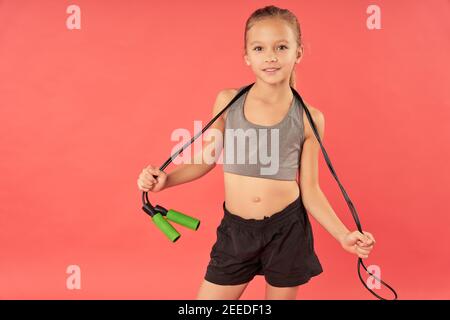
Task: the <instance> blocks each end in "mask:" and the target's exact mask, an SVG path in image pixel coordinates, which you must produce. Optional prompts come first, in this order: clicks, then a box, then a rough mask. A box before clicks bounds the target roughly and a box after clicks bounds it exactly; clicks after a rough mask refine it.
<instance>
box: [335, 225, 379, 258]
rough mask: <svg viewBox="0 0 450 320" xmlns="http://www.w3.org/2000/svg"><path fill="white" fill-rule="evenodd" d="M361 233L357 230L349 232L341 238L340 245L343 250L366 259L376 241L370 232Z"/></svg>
mask: <svg viewBox="0 0 450 320" xmlns="http://www.w3.org/2000/svg"><path fill="white" fill-rule="evenodd" d="M363 233H364V234H362V233H361V232H359V231H358V230H356V231H353V232H349V233H347V234H346V235H345V236H344V237H342V239H341V241H340V243H341V246H342V247H343V248H344V250H346V251H348V252H350V253H353V254H356V255H357V256H358V257H360V258H362V259H366V258H368V257H369V253H370V251H372V249H373V245H374V244H375V243H376V241H375V238H374V237H373V235H372V234H371V233H370V232H367V231H363Z"/></svg>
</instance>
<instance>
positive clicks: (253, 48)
mask: <svg viewBox="0 0 450 320" xmlns="http://www.w3.org/2000/svg"><path fill="white" fill-rule="evenodd" d="M281 47H284V48H286V49H289V48H288V47H286V46H285V45H284V44H282V45H281V46H278V48H281ZM258 48H261V47H260V46H257V47H255V48H253V50H254V51H261V50H256V49H258Z"/></svg>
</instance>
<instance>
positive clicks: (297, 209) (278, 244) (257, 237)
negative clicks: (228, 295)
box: [205, 196, 323, 287]
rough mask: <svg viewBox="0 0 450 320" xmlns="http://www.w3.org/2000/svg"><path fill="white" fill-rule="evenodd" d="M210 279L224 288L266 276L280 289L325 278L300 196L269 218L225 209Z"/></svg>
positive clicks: (207, 276)
mask: <svg viewBox="0 0 450 320" xmlns="http://www.w3.org/2000/svg"><path fill="white" fill-rule="evenodd" d="M223 209H224V216H223V218H222V221H221V222H220V225H219V226H218V227H217V241H216V242H215V244H214V245H213V247H212V249H211V253H210V257H211V259H210V261H209V264H208V267H207V270H206V274H205V279H206V280H208V281H210V282H212V283H215V284H220V285H237V284H242V283H246V282H248V281H250V280H252V279H253V277H254V276H255V275H264V277H265V279H266V281H267V282H268V283H269V284H270V285H272V286H274V287H292V286H297V285H300V284H304V283H306V282H308V281H309V279H310V278H311V277H314V276H317V275H319V274H320V273H322V271H323V270H322V266H321V264H320V262H319V259H318V257H317V256H316V253H315V252H314V239H313V232H312V229H311V224H310V221H309V218H308V214H307V212H306V209H305V207H304V205H303V202H302V200H301V197H300V196H299V197H298V198H297V199H296V200H295V201H293V202H292V203H290V204H289V205H288V206H287V207H286V208H284V209H283V210H281V211H279V212H276V213H274V214H273V215H271V216H270V217H264V219H245V218H242V217H241V216H238V215H236V214H233V213H231V212H229V211H228V210H227V208H226V207H225V202H223Z"/></svg>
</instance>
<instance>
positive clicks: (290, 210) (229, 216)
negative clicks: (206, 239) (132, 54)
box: [222, 195, 303, 227]
mask: <svg viewBox="0 0 450 320" xmlns="http://www.w3.org/2000/svg"><path fill="white" fill-rule="evenodd" d="M222 206H223V212H224V219H225V220H228V221H233V222H237V223H240V224H243V225H246V226H250V227H252V226H253V227H261V226H266V225H270V224H273V223H275V222H278V221H282V220H284V219H285V218H287V217H289V216H291V215H292V214H295V212H296V211H297V210H299V209H300V208H303V203H302V199H301V196H300V195H299V196H298V197H297V199H295V200H294V201H292V202H291V203H290V204H288V205H287V207H286V208H284V209H283V210H280V211H278V212H275V213H273V214H272V215H271V216H270V217H264V219H246V218H243V217H241V216H239V215H237V214H234V213H232V212H230V211H228V209H227V208H226V206H225V201H224V202H223V205H222Z"/></svg>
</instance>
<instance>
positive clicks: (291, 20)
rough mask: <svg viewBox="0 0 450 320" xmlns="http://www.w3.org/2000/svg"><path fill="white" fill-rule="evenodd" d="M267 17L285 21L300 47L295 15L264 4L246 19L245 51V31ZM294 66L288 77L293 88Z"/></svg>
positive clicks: (245, 38)
mask: <svg viewBox="0 0 450 320" xmlns="http://www.w3.org/2000/svg"><path fill="white" fill-rule="evenodd" d="M267 18H280V19H282V20H284V21H285V22H287V23H288V24H289V25H290V26H291V28H292V30H293V31H294V33H295V35H296V40H297V46H298V47H300V46H301V45H302V32H301V29H300V24H299V22H298V20H297V17H296V16H295V15H294V14H293V13H292V12H291V11H289V10H288V9H282V8H278V7H276V6H272V5H270V6H266V7H263V8H260V9H257V10H255V11H254V12H253V13H252V14H251V15H250V17H249V18H248V19H247V22H246V24H245V32H244V48H245V52H246V53H247V31H248V30H249V29H250V28H251V27H252V26H253V25H254V24H255V22H258V21H260V20H263V19H267ZM295 84H296V81H295V68H293V69H292V73H291V77H290V78H289V85H290V86H291V87H293V88H295Z"/></svg>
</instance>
